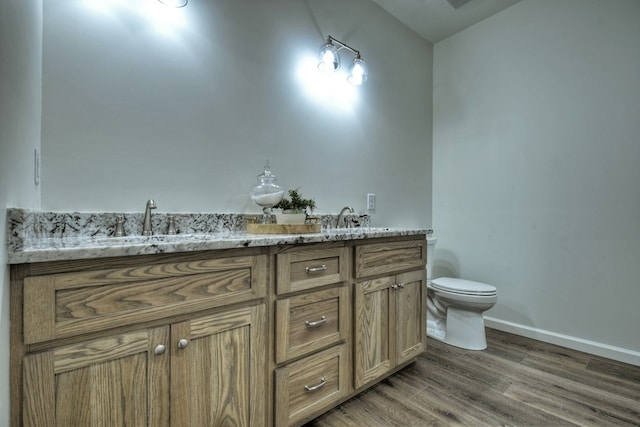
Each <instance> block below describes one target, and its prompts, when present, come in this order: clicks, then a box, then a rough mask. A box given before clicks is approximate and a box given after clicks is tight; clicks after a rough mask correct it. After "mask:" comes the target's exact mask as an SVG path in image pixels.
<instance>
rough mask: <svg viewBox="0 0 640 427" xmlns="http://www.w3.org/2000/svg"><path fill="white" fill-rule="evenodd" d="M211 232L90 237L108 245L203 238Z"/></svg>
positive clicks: (209, 235) (210, 235)
mask: <svg viewBox="0 0 640 427" xmlns="http://www.w3.org/2000/svg"><path fill="white" fill-rule="evenodd" d="M212 236H213V234H154V235H151V236H122V237H99V238H95V239H92V241H93V242H96V243H108V244H110V245H140V244H154V243H164V242H167V243H171V242H176V241H184V240H204V239H207V238H211V237H212Z"/></svg>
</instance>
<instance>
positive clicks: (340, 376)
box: [275, 344, 349, 426]
mask: <svg viewBox="0 0 640 427" xmlns="http://www.w3.org/2000/svg"><path fill="white" fill-rule="evenodd" d="M348 363H349V361H348V360H347V346H346V344H341V345H339V346H336V347H332V348H330V349H328V350H325V351H322V352H320V353H317V354H314V355H313V356H309V357H306V358H304V359H301V360H299V361H297V362H293V363H291V364H289V365H287V366H285V367H283V368H279V369H276V372H275V386H276V420H275V425H277V426H285V425H291V424H294V423H296V422H299V421H301V420H302V419H304V418H305V417H308V416H310V415H313V414H314V413H317V412H318V411H322V410H325V409H328V408H330V407H331V406H332V405H333V404H334V403H335V402H336V401H338V400H340V399H341V398H342V397H343V396H345V395H346V394H347V393H349V377H348V376H349V371H348V366H349V365H348Z"/></svg>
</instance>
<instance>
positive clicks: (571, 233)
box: [433, 0, 640, 364]
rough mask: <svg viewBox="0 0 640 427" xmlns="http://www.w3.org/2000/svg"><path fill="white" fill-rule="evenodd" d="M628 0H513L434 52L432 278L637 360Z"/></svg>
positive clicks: (636, 145)
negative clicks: (456, 281)
mask: <svg viewBox="0 0 640 427" xmlns="http://www.w3.org/2000/svg"><path fill="white" fill-rule="evenodd" d="M638 22H640V2H638V1H637V0H614V1H606V2H603V1H601V0H563V1H557V0H523V1H522V2H520V3H518V4H516V5H515V6H512V7H511V8H509V9H507V10H505V11H503V12H502V13H500V14H498V15H496V16H494V17H492V18H490V19H487V20H485V21H483V22H481V23H480V24H478V25H475V26H473V27H471V28H469V29H468V30H466V31H463V32H461V33H458V34H456V35H454V36H452V37H450V38H448V39H446V40H444V41H442V42H440V43H437V44H436V45H435V46H434V64H435V65H434V83H433V85H434V134H433V140H434V142H433V144H434V154H433V156H434V158H433V181H434V183H433V185H434V192H433V206H434V221H433V225H434V228H435V230H436V234H437V236H438V238H439V241H438V246H437V247H436V251H435V263H434V266H435V273H434V275H435V276H437V275H448V274H452V275H455V276H462V277H465V278H469V279H475V280H478V281H485V282H488V283H491V284H494V285H495V286H496V287H497V288H498V295H499V301H498V304H497V305H496V306H495V307H494V309H492V310H491V311H489V312H488V313H487V316H488V317H490V319H489V322H488V323H489V324H490V325H492V326H496V327H498V328H502V329H506V330H513V331H516V332H518V333H521V334H523V335H528V336H533V337H535V338H540V339H544V340H547V341H551V342H558V343H561V344H563V345H567V346H570V347H575V348H579V349H585V350H588V351H593V352H596V353H599V354H605V355H609V356H612V357H616V358H619V359H622V360H627V361H630V362H632V363H635V364H640V332H639V330H638V325H640V311H639V310H638V302H639V301H640V262H638V260H639V259H640V185H639V183H640V167H639V166H638V165H639V161H640V142H639V138H640V120H638V118H639V117H638V112H639V111H640V55H639V52H640V51H639V50H638V46H640V25H638Z"/></svg>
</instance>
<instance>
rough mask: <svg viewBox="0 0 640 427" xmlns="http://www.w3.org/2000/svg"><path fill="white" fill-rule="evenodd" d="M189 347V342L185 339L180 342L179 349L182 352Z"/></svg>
mask: <svg viewBox="0 0 640 427" xmlns="http://www.w3.org/2000/svg"><path fill="white" fill-rule="evenodd" d="M188 345H189V341H188V340H185V339H184V338H182V339H181V340H179V341H178V348H179V349H180V350H182V349H183V348H187V346H188Z"/></svg>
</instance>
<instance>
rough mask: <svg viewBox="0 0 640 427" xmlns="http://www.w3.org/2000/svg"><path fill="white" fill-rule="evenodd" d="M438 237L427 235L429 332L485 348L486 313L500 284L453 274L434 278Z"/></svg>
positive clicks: (451, 341)
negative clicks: (475, 280) (477, 280)
mask: <svg viewBox="0 0 640 427" xmlns="http://www.w3.org/2000/svg"><path fill="white" fill-rule="evenodd" d="M437 241H438V239H437V238H435V237H428V238H427V336H429V337H432V338H435V339H437V340H440V341H442V342H445V343H447V344H451V345H454V346H456V347H461V348H465V349H467V350H484V349H485V348H487V339H486V336H485V332H484V318H483V316H482V313H483V312H485V311H487V310H489V309H490V308H491V307H493V306H494V305H495V303H496V302H497V301H498V294H497V291H496V288H495V286H491V285H487V284H486V283H480V282H472V281H471V280H464V279H456V278H452V277H439V278H437V279H432V271H433V250H434V248H435V245H436V242H437Z"/></svg>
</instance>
